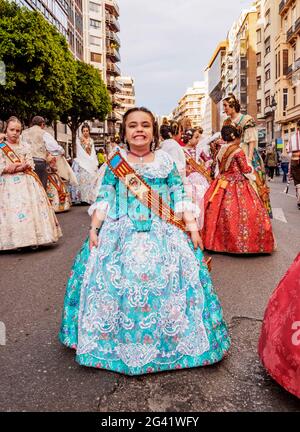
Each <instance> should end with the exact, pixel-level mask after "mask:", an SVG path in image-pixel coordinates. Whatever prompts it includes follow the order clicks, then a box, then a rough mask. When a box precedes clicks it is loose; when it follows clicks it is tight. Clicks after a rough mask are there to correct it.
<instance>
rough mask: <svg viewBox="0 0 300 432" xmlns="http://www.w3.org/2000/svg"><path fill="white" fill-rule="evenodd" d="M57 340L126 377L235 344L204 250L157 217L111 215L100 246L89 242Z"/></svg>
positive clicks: (198, 361)
mask: <svg viewBox="0 0 300 432" xmlns="http://www.w3.org/2000/svg"><path fill="white" fill-rule="evenodd" d="M59 338H60V341H61V342H62V343H63V344H64V345H66V346H68V347H70V348H74V349H75V350H76V361H77V362H78V363H79V364H81V365H83V366H90V367H95V368H99V369H107V370H111V371H115V372H119V373H123V374H127V375H141V374H146V373H153V372H161V371H168V370H174V369H184V368H192V367H197V366H205V365H211V364H213V363H216V362H218V361H220V360H221V359H222V358H223V357H224V355H225V354H226V353H227V351H228V349H229V346H230V337H229V334H228V331H227V326H226V323H225V322H224V320H223V312H222V308H221V305H220V302H219V299H218V296H217V294H216V292H215V290H214V288H213V285H212V281H211V278H210V274H209V272H208V269H207V266H206V264H205V261H204V257H203V254H202V251H201V250H200V249H199V250H197V252H195V251H194V249H193V247H192V245H191V243H190V242H189V241H188V239H187V236H186V234H184V233H183V232H181V231H180V230H178V229H177V228H175V227H174V226H172V225H170V224H167V223H166V222H163V221H161V220H160V219H159V218H156V217H155V218H154V219H153V220H152V226H151V229H150V231H146V232H139V231H137V230H136V228H135V225H134V223H133V222H132V221H131V219H130V218H129V217H128V216H126V217H123V218H122V219H120V220H117V221H114V220H109V219H108V220H106V221H105V222H104V224H103V226H102V229H101V231H100V235H99V244H98V247H97V248H94V249H93V250H92V252H89V246H88V241H86V242H85V244H84V245H83V247H82V249H81V251H80V252H79V254H78V255H77V257H76V259H75V262H74V265H73V268H72V271H71V275H70V278H69V281H68V284H67V290H66V295H65V302H64V309H63V315H62V324H61V329H60V333H59Z"/></svg>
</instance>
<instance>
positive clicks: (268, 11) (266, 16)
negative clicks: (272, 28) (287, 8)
mask: <svg viewBox="0 0 300 432" xmlns="http://www.w3.org/2000/svg"><path fill="white" fill-rule="evenodd" d="M265 21H266V27H268V25H270V24H271V13H270V9H268V10H267V12H266V15H265Z"/></svg>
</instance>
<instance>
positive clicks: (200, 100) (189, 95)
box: [173, 81, 206, 127]
mask: <svg viewBox="0 0 300 432" xmlns="http://www.w3.org/2000/svg"><path fill="white" fill-rule="evenodd" d="M205 95H206V88H205V82H203V81H196V82H194V84H193V87H189V88H188V89H187V91H186V93H185V94H184V95H183V97H182V98H181V99H180V100H179V102H178V105H177V107H176V108H175V109H174V111H173V118H174V120H177V121H181V120H183V118H184V117H188V118H189V119H190V120H191V123H192V127H199V126H201V124H202V120H203V117H204V109H205Z"/></svg>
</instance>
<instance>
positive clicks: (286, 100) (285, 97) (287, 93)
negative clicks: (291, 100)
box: [283, 88, 289, 116]
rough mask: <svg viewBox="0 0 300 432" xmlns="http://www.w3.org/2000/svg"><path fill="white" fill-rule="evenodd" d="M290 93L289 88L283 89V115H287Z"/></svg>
mask: <svg viewBox="0 0 300 432" xmlns="http://www.w3.org/2000/svg"><path fill="white" fill-rule="evenodd" d="M288 95H289V90H288V89H287V88H285V89H283V115H284V116H285V115H286V108H287V106H288Z"/></svg>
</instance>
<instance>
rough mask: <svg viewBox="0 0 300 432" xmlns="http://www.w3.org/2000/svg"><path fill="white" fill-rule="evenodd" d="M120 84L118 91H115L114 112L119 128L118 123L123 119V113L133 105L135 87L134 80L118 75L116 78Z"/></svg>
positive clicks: (118, 124)
mask: <svg viewBox="0 0 300 432" xmlns="http://www.w3.org/2000/svg"><path fill="white" fill-rule="evenodd" d="M116 81H117V83H118V85H119V86H120V91H119V92H118V93H116V95H115V100H116V108H115V112H116V115H117V117H118V121H117V126H118V128H120V124H121V123H122V120H123V115H124V114H125V113H126V111H128V110H129V109H131V108H134V107H135V88H134V80H133V78H131V77H126V76H120V77H118V78H117V79H116Z"/></svg>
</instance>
